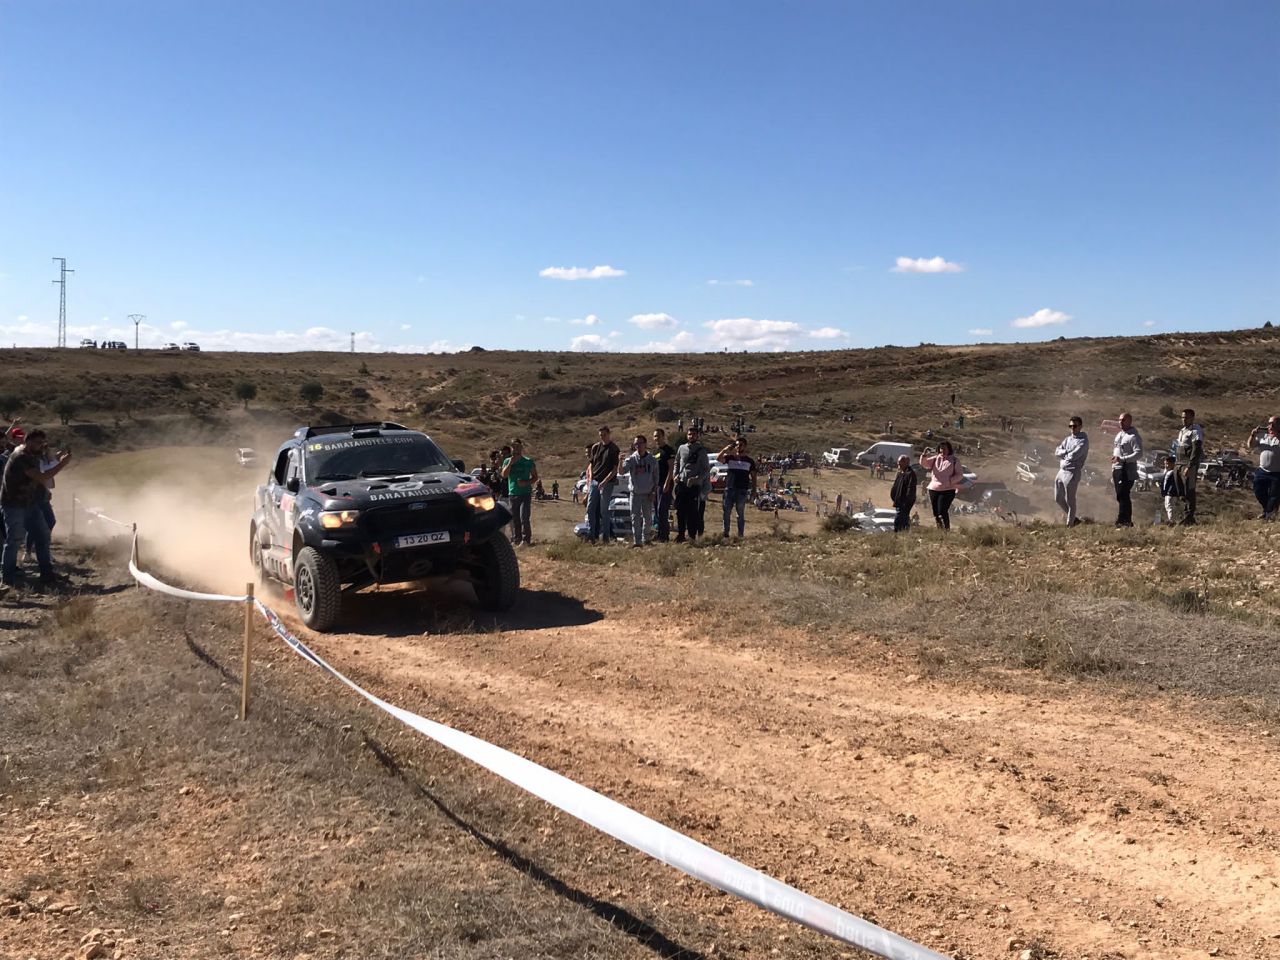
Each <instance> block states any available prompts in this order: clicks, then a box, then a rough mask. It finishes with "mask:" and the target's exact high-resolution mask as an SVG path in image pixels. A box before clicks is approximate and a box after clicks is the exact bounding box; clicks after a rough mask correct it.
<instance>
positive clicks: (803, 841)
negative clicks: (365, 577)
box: [314, 554, 1280, 958]
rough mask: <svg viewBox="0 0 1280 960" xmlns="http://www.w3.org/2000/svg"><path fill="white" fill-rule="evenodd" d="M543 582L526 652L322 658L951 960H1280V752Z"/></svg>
mask: <svg viewBox="0 0 1280 960" xmlns="http://www.w3.org/2000/svg"><path fill="white" fill-rule="evenodd" d="M522 565H523V568H524V576H525V580H526V585H527V586H528V587H530V588H532V591H533V592H532V593H531V594H530V596H531V598H532V599H531V601H530V602H529V606H532V607H534V608H535V609H533V610H531V611H526V612H525V613H524V614H521V613H520V612H517V614H516V618H515V619H513V620H512V621H510V622H509V623H508V624H507V628H506V629H505V630H503V631H502V632H494V633H455V634H435V635H405V636H398V637H387V638H383V637H375V636H370V635H368V634H360V635H356V634H351V635H334V636H326V637H315V638H314V640H315V643H316V645H317V647H318V648H319V649H320V650H321V651H322V652H323V654H324V655H325V656H326V657H329V658H331V659H332V660H333V662H335V664H337V665H338V666H339V667H340V668H342V669H345V670H349V671H351V672H352V674H353V675H354V676H356V677H358V678H360V679H362V680H363V681H365V682H367V683H369V684H370V685H371V686H372V687H373V689H375V690H376V691H377V692H379V693H380V694H382V695H384V696H387V697H389V698H390V699H392V700H393V701H395V702H397V703H400V704H401V705H403V706H406V707H410V708H411V709H417V710H419V711H420V712H422V713H424V714H426V715H428V716H432V717H435V718H437V719H442V720H445V721H446V722H451V723H454V724H456V725H458V726H460V727H461V728H463V729H466V730H468V731H470V732H473V733H476V734H478V735H481V736H484V737H486V738H489V739H491V740H493V741H494V742H496V743H499V744H501V745H503V746H506V747H508V748H510V749H513V750H515V751H517V752H520V753H522V754H524V755H527V756H530V757H531V758H533V759H536V760H538V761H539V762H542V763H544V764H546V765H548V766H550V767H552V768H553V769H556V770H558V771H560V772H562V773H565V774H567V775H569V776H572V777H574V778H576V779H579V780H581V781H582V782H584V783H587V784H588V785H590V786H593V787H595V788H597V789H600V790H602V791H603V792H605V793H607V794H609V795H610V796H613V797H615V798H616V799H619V800H621V801H623V802H626V803H628V804H631V805H633V806H635V807H636V808H637V809H639V810H641V811H643V812H645V813H647V814H649V815H651V816H654V817H656V818H658V819H660V820H663V821H665V822H667V823H670V824H671V825H673V826H676V827H678V828H680V829H683V830H685V831H687V832H689V833H691V834H692V835H694V836H696V837H698V838H699V839H701V840H703V841H705V842H707V843H710V844H711V845H713V846H716V847H718V848H719V849H722V850H724V851H725V852H727V853H730V854H731V855H734V856H737V857H739V858H741V859H744V860H745V861H747V862H749V863H751V864H753V865H755V866H758V867H760V868H761V869H764V870H767V871H769V872H772V873H774V874H775V875H777V876H779V877H782V878H784V879H786V880H788V881H789V882H792V883H795V884H797V885H798V886H800V887H801V888H802V889H805V890H807V891H809V892H811V893H814V894H816V895H818V896H822V897H824V898H826V899H829V900H831V901H832V902H835V903H838V904H841V905H843V906H846V907H848V908H849V909H852V910H854V911H855V912H859V913H861V914H863V915H867V916H871V917H873V918H875V919H877V920H878V921H879V922H881V923H884V924H886V925H888V926H890V927H892V928H894V929H897V930H899V931H900V932H902V933H904V934H906V935H909V936H913V937H916V938H919V939H920V940H922V941H924V942H926V943H928V944H930V945H931V946H935V947H939V948H942V949H947V950H951V951H954V952H960V953H963V954H965V955H967V956H995V955H1001V954H1004V953H1005V952H1006V951H1007V950H1009V949H1010V945H1011V944H1013V945H1014V946H1015V947H1016V948H1017V949H1023V948H1031V949H1034V948H1036V947H1037V946H1043V947H1044V948H1046V949H1052V950H1056V951H1058V955H1061V956H1066V957H1081V958H1083V957H1094V958H1097V957H1108V956H1111V957H1119V956H1124V957H1152V958H1157V957H1158V958H1183V957H1205V956H1211V955H1219V956H1240V957H1259V958H1262V957H1280V886H1278V883H1280V855H1278V851H1280V842H1278V840H1277V836H1276V831H1277V830H1278V829H1280V773H1278V772H1277V771H1278V770H1280V766H1278V765H1277V763H1276V760H1277V751H1276V748H1275V743H1276V740H1275V738H1274V735H1275V731H1270V732H1268V733H1267V734H1266V735H1264V734H1262V733H1261V732H1258V733H1257V734H1256V735H1255V734H1254V733H1250V732H1247V731H1242V730H1241V729H1239V728H1233V727H1226V726H1219V725H1216V724H1214V723H1212V722H1210V721H1209V720H1207V719H1206V718H1205V717H1204V716H1203V715H1200V714H1198V713H1197V712H1196V711H1195V709H1194V707H1193V706H1191V707H1184V706H1182V705H1179V704H1177V703H1173V702H1167V701H1160V700H1155V699H1148V700H1146V701H1144V702H1139V701H1136V700H1133V699H1126V698H1124V697H1123V696H1122V695H1121V694H1120V693H1112V692H1109V691H1107V690H1105V689H1099V688H1086V687H1083V686H1074V687H1073V686H1064V685H1061V684H1053V685H1049V684H1046V685H1045V686H1044V687H1043V689H1042V690H1040V691H1039V693H1040V694H1042V695H1037V694H1036V692H1032V693H1026V692H1009V691H1007V690H1002V689H983V688H978V687H963V686H957V685H955V684H943V683H940V682H936V681H933V680H921V679H918V678H916V677H914V676H911V675H909V674H907V671H906V670H905V669H900V668H899V667H898V666H897V665H895V663H894V662H893V660H892V659H891V656H892V655H891V654H887V653H886V651H885V650H884V649H883V648H880V647H876V646H874V645H871V644H868V645H867V646H866V651H865V656H861V657H860V658H859V659H858V661H857V662H851V661H850V660H849V659H848V656H847V654H846V655H843V656H841V657H839V658H837V657H836V656H835V655H833V654H832V653H830V652H828V651H827V650H825V649H823V647H822V646H821V645H818V644H815V643H814V641H813V639H812V638H809V637H806V636H805V635H803V634H802V633H800V632H797V631H788V630H785V629H783V628H776V629H771V632H770V633H769V635H768V636H760V635H758V634H757V633H754V632H752V631H751V630H750V629H748V625H746V624H735V623H734V622H733V619H732V616H731V615H729V616H727V617H726V618H725V619H724V620H723V621H722V622H720V623H709V622H708V621H707V620H706V619H705V615H699V616H698V617H694V616H691V615H690V614H689V613H688V610H689V609H690V608H689V607H688V606H686V605H685V604H684V603H682V600H681V598H680V597H679V591H680V586H679V584H678V582H676V581H672V580H663V581H661V582H657V581H654V582H651V583H647V584H646V583H644V582H639V583H637V581H636V579H635V576H634V574H631V573H627V574H626V577H627V587H628V589H629V591H630V593H629V594H628V596H627V599H626V601H621V600H617V599H614V598H613V597H614V595H616V593H617V590H616V589H615V588H616V587H617V586H618V585H619V584H621V583H622V577H623V576H624V574H623V573H621V572H619V571H613V570H610V569H609V568H607V567H605V568H596V569H592V570H588V571H579V570H575V571H574V577H575V581H574V584H573V593H574V595H575V597H577V598H579V599H580V600H582V601H583V604H582V605H581V606H577V605H574V604H571V603H570V602H568V601H567V600H566V598H563V597H559V595H558V594H557V593H556V592H555V591H556V587H557V584H556V582H555V580H554V578H555V576H556V575H557V574H563V572H564V567H563V566H558V565H556V564H554V563H552V562H550V561H548V560H546V559H544V558H542V557H539V556H536V555H533V554H526V556H525V558H523V561H522ZM637 592H639V594H641V595H642V596H643V595H650V594H651V595H652V597H653V598H654V599H653V601H652V602H650V603H646V602H644V601H643V599H641V600H637ZM673 593H674V594H675V596H674V597H673ZM388 601H391V602H392V603H395V602H397V601H396V600H394V599H393V598H388V597H383V598H380V599H379V600H378V601H377V602H378V603H380V604H383V603H387V602H388ZM404 602H405V603H406V604H407V603H409V602H410V601H409V600H407V599H406V600H405V601H404ZM548 606H549V607H550V609H538V608H539V607H542V608H547V607H548ZM704 609H705V603H704ZM566 612H572V613H573V616H569V617H559V618H558V614H563V613H566ZM522 615H523V616H526V618H527V619H526V622H522V621H521V620H520V619H519V618H520V617H521V616H522ZM601 615H603V616H601ZM558 619H560V620H561V621H567V622H568V623H569V625H564V626H558V625H555V624H556V622H557V620H558ZM1020 688H1021V689H1023V690H1025V688H1026V685H1025V683H1024V684H1021V687H1020ZM602 843H607V841H602ZM623 882H624V881H621V880H620V881H619V883H620V885H622V884H623ZM672 884H673V889H672V896H675V894H676V889H675V880H674V878H673V880H672ZM721 912H727V913H730V914H732V915H733V917H734V922H735V923H738V924H750V925H770V924H775V923H777V925H778V929H779V930H780V931H782V930H785V925H782V924H781V923H780V922H776V921H774V920H773V919H772V918H770V917H768V916H766V915H764V914H762V913H761V912H760V911H756V910H754V909H753V908H749V907H746V906H742V905H737V904H734V905H730V906H726V907H722V908H721ZM1215 950H1216V951H1218V952H1217V953H1216V954H1214V953H1212V951H1215Z"/></svg>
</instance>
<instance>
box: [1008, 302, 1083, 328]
mask: <svg viewBox="0 0 1280 960" xmlns="http://www.w3.org/2000/svg"><path fill="white" fill-rule="evenodd" d="M1070 319H1071V315H1070V314H1066V313H1063V312H1062V311H1061V310H1050V309H1049V308H1048V307H1041V308H1040V309H1039V310H1037V311H1036V312H1035V313H1033V314H1031V316H1029V317H1018V318H1017V319H1016V320H1014V321H1013V322H1012V323H1011V324H1009V325H1010V326H1011V327H1019V328H1021V329H1027V328H1029V327H1052V326H1054V325H1056V324H1062V323H1066V322H1067V321H1068V320H1070Z"/></svg>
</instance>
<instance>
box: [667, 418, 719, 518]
mask: <svg viewBox="0 0 1280 960" xmlns="http://www.w3.org/2000/svg"><path fill="white" fill-rule="evenodd" d="M710 476H711V458H710V456H709V455H708V453H707V448H706V447H704V446H703V445H702V431H701V430H699V429H698V428H697V427H696V426H694V427H690V428H689V433H688V439H687V440H686V441H685V442H684V443H682V444H681V445H680V449H679V450H677V451H676V480H675V483H676V486H675V494H676V496H675V500H676V543H684V542H685V534H686V533H687V534H688V540H689V542H690V543H696V542H697V540H698V537H699V536H701V535H702V504H701V500H702V486H703V484H704V483H705V482H707V480H708V479H709V478H710Z"/></svg>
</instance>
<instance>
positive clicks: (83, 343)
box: [80, 337, 98, 350]
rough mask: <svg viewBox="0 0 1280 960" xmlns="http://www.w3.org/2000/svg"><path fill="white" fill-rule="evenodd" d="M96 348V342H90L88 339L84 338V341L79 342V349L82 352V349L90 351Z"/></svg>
mask: <svg viewBox="0 0 1280 960" xmlns="http://www.w3.org/2000/svg"><path fill="white" fill-rule="evenodd" d="M97 346H98V341H97V340H90V339H89V338H88V337H85V339H83V340H81V341H80V349H82V350H84V349H90V350H91V349H94V348H95V347H97Z"/></svg>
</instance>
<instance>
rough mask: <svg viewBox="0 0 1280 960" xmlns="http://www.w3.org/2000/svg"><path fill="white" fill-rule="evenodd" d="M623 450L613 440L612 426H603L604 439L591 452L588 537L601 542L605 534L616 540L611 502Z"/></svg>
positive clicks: (589, 462)
mask: <svg viewBox="0 0 1280 960" xmlns="http://www.w3.org/2000/svg"><path fill="white" fill-rule="evenodd" d="M620 455H621V451H619V450H618V445H617V444H616V443H614V442H613V440H612V439H611V434H610V432H609V428H608V427H601V428H600V439H599V441H597V442H596V443H593V444H592V445H591V449H590V450H588V451H587V539H588V540H590V541H591V542H592V543H597V542H599V541H600V539H601V538H602V537H603V538H604V542H605V543H608V542H609V541H611V540H612V539H613V521H612V520H611V519H610V518H609V501H610V500H612V499H613V487H614V484H615V483H616V482H617V479H618V459H619V456H620Z"/></svg>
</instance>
